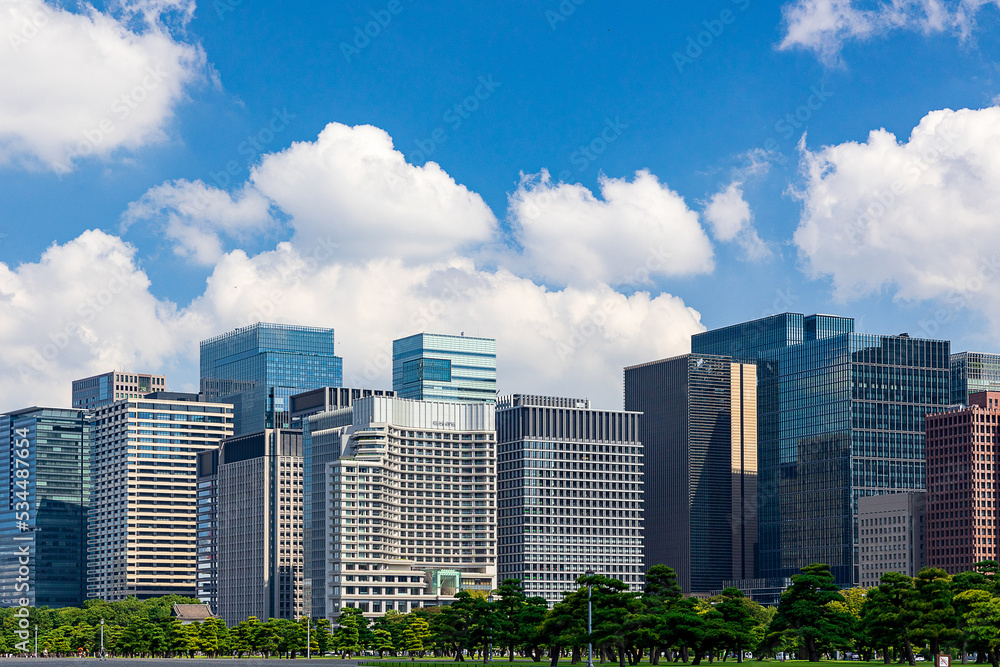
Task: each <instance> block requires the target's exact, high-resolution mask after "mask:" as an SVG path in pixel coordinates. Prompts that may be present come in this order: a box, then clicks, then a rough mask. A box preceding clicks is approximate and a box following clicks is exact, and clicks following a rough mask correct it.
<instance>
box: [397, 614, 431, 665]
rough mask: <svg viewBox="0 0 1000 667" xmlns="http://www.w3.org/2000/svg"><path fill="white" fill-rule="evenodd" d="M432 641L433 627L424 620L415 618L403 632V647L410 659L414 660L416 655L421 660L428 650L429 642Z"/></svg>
mask: <svg viewBox="0 0 1000 667" xmlns="http://www.w3.org/2000/svg"><path fill="white" fill-rule="evenodd" d="M430 639H431V626H430V624H429V623H428V622H427V621H425V620H424V619H422V618H419V617H418V618H414V619H413V621H411V622H410V623H408V624H407V625H406V628H405V629H404V630H403V646H404V648H405V649H406V652H407V654H408V655H409V656H410V659H411V660H412V659H414V658H415V657H416V656H414V653H416V654H417V655H419V656H420V657H421V658H422V657H424V651H425V650H426V649H427V642H429V641H430Z"/></svg>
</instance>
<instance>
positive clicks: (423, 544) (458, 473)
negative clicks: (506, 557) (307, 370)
mask: <svg viewBox="0 0 1000 667" xmlns="http://www.w3.org/2000/svg"><path fill="white" fill-rule="evenodd" d="M353 411H354V414H353V417H352V418H351V425H350V426H345V427H342V429H341V435H342V436H346V437H345V439H344V441H343V442H344V445H343V446H344V449H343V451H342V452H341V455H340V457H339V458H338V459H337V460H335V461H331V462H329V463H327V464H326V471H327V485H328V488H329V492H328V495H327V522H328V523H327V525H328V526H329V527H330V530H329V532H328V533H327V552H328V560H327V571H326V594H327V607H326V610H325V614H324V615H325V616H326V617H327V618H336V617H337V616H338V614H339V613H340V610H341V608H343V607H355V608H358V609H360V610H361V611H362V612H363V613H364V614H365V615H367V616H380V615H382V614H384V613H385V612H386V611H388V610H390V609H394V610H397V611H401V612H407V611H412V610H413V609H415V608H417V607H421V606H438V605H441V604H447V603H449V602H451V601H453V600H454V595H455V593H457V592H458V591H459V590H478V591H484V592H487V591H490V590H493V588H494V587H495V584H496V431H495V430H494V429H495V418H496V410H495V407H494V406H493V405H491V404H488V403H449V402H430V401H411V400H406V399H401V398H391V397H384V396H368V397H365V398H361V399H359V400H357V401H355V403H354V407H353ZM331 437H333V434H331Z"/></svg>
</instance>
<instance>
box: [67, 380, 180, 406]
mask: <svg viewBox="0 0 1000 667" xmlns="http://www.w3.org/2000/svg"><path fill="white" fill-rule="evenodd" d="M166 385H167V379H166V377H165V376H163V375H150V374H149V373H130V372H128V371H108V372H107V373H101V374H100V375H92V376H90V377H88V378H83V379H82V380H73V407H74V408H83V409H85V410H96V409H97V408H103V407H104V406H105V405H111V404H112V403H114V402H115V401H118V400H121V399H123V398H142V397H143V396H145V395H146V394H149V393H152V392H154V391H166V388H167V387H166Z"/></svg>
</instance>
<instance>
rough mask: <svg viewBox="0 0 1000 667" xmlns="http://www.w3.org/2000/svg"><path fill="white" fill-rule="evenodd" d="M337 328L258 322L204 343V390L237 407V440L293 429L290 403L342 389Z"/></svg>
mask: <svg viewBox="0 0 1000 667" xmlns="http://www.w3.org/2000/svg"><path fill="white" fill-rule="evenodd" d="M343 376H344V370H343V360H342V359H341V358H340V357H338V356H336V355H335V354H334V345H333V329H324V328H318V327H302V326H293V325H289V324H267V323H264V322H259V323H257V324H252V325H250V326H246V327H243V328H241V329H236V330H234V331H230V332H227V333H224V334H221V335H219V336H216V337H214V338H209V339H208V340H203V341H202V342H201V391H202V393H204V394H205V395H206V396H207V397H208V398H209V399H210V400H217V401H220V402H223V403H231V404H232V405H233V407H234V411H233V416H234V418H235V421H234V425H233V428H234V432H233V434H234V435H245V434H247V433H256V432H258V431H263V430H264V429H270V428H289V427H290V426H291V416H290V413H289V405H288V399H289V398H290V397H291V396H292V394H298V393H301V392H303V391H306V390H308V389H316V388H318V387H339V386H340V385H341V384H343Z"/></svg>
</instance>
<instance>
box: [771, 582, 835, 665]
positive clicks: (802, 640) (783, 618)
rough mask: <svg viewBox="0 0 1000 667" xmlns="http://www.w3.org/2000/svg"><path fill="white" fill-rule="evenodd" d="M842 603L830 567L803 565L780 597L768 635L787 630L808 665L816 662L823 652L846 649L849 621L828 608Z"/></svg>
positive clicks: (832, 608) (833, 609)
mask: <svg viewBox="0 0 1000 667" xmlns="http://www.w3.org/2000/svg"><path fill="white" fill-rule="evenodd" d="M831 602H840V603H841V604H843V603H844V597H843V596H842V595H841V594H840V592H839V590H838V588H837V584H836V583H835V582H834V579H833V573H832V572H831V571H830V566H829V565H826V564H822V563H816V564H813V565H807V566H806V567H804V568H802V570H800V573H799V574H796V575H794V576H793V577H792V585H791V586H790V587H789V588H788V590H786V591H785V592H784V593H782V595H781V602H780V603H779V605H778V613H777V614H775V616H774V620H773V621H772V622H771V630H772V632H775V631H776V632H782V631H784V630H791V631H792V632H793V634H794V636H795V637H796V639H797V641H798V645H799V648H800V649H801V650H802V652H803V653H804V654H805V655H806V656H807V659H808V660H809V662H818V661H819V659H820V654H821V653H822V652H824V651H826V650H830V649H833V648H840V647H845V646H848V645H849V644H850V642H851V636H852V632H851V631H852V629H853V628H852V626H853V622H852V621H853V617H852V616H851V615H850V614H849V613H846V612H843V611H839V610H838V609H836V608H835V607H832V606H831V605H830V603H831Z"/></svg>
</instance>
